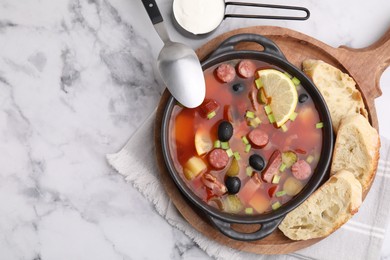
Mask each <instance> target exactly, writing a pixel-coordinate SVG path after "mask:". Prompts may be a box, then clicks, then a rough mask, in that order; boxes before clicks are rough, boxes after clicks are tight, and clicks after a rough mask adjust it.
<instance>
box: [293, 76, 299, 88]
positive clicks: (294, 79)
mask: <svg viewBox="0 0 390 260" xmlns="http://www.w3.org/2000/svg"><path fill="white" fill-rule="evenodd" d="M291 81H292V82H293V83H294V85H295V86H298V85H299V84H301V81H300V80H299V79H297V77H293V78H292V79H291Z"/></svg>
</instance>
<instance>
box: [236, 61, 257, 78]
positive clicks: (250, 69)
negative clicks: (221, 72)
mask: <svg viewBox="0 0 390 260" xmlns="http://www.w3.org/2000/svg"><path fill="white" fill-rule="evenodd" d="M255 72H256V65H255V64H254V63H253V62H252V61H250V60H242V61H240V63H238V73H239V74H240V75H241V76H242V77H244V78H249V77H253V76H254V75H255Z"/></svg>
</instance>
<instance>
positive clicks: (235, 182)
mask: <svg viewBox="0 0 390 260" xmlns="http://www.w3.org/2000/svg"><path fill="white" fill-rule="evenodd" d="M225 185H226V188H227V190H228V192H229V193H230V194H236V193H238V192H239V191H240V188H241V180H240V178H238V177H227V178H226V179H225Z"/></svg>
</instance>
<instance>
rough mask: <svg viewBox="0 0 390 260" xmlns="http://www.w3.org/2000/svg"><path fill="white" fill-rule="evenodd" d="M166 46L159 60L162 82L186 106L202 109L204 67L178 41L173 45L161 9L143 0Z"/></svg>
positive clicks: (193, 53) (188, 48)
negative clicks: (200, 106) (200, 107)
mask: <svg viewBox="0 0 390 260" xmlns="http://www.w3.org/2000/svg"><path fill="white" fill-rule="evenodd" d="M142 3H143V5H144V7H145V9H146V12H147V13H148V15H149V18H150V20H151V21H152V23H153V26H154V28H155V29H156V31H157V33H158V35H159V36H160V38H161V40H162V41H163V42H164V46H163V48H162V49H161V51H160V54H159V56H158V58H157V67H158V69H159V71H160V74H161V77H162V80H163V81H164V83H165V85H166V86H167V88H168V90H169V91H170V92H171V94H172V96H174V97H175V99H176V100H177V101H178V102H180V103H181V104H182V105H183V106H185V107H189V108H194V107H197V106H199V105H200V104H201V103H202V102H203V100H204V98H205V95H206V84H205V79H204V76H203V70H202V66H201V64H200V61H199V59H198V56H197V55H196V53H195V51H194V50H193V49H191V48H190V47H188V46H187V45H184V44H182V43H178V42H172V41H171V40H170V38H169V35H168V32H167V30H166V28H165V26H164V23H163V18H162V16H161V13H160V10H159V9H158V6H157V4H156V1H154V0H142Z"/></svg>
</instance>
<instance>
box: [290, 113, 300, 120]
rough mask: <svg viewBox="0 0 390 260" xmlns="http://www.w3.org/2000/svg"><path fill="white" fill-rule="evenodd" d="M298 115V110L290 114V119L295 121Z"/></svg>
mask: <svg viewBox="0 0 390 260" xmlns="http://www.w3.org/2000/svg"><path fill="white" fill-rule="evenodd" d="M297 116H298V113H297V112H294V113H292V114H291V116H290V120H291V121H294V120H295V119H296V118H297Z"/></svg>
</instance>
